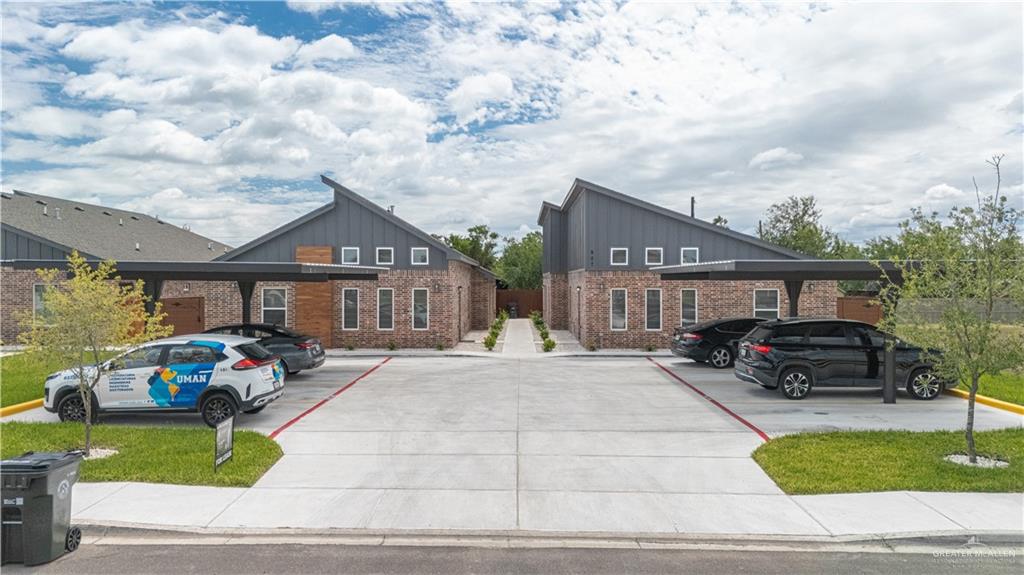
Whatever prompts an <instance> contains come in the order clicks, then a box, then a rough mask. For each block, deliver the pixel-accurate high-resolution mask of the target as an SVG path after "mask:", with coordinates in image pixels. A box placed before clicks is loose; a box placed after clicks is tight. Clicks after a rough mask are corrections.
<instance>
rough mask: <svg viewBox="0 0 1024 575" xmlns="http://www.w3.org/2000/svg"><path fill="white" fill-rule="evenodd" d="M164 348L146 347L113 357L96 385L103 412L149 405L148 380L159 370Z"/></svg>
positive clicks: (97, 398) (162, 346)
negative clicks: (109, 367) (109, 366)
mask: <svg viewBox="0 0 1024 575" xmlns="http://www.w3.org/2000/svg"><path fill="white" fill-rule="evenodd" d="M165 349H167V346H166V345H147V346H144V347H140V348H136V349H133V350H131V351H129V352H128V353H126V354H124V355H121V356H118V357H115V358H114V359H112V360H110V361H111V368H112V369H110V370H109V371H107V372H106V373H105V374H104V375H103V377H101V378H100V381H99V383H98V384H97V386H96V387H97V389H98V393H97V394H96V400H97V401H98V402H99V404H100V407H102V408H103V409H132V408H138V407H143V406H145V405H149V404H150V403H151V402H150V398H149V380H150V378H151V377H152V376H153V374H155V373H156V370H157V369H158V368H159V367H160V359H161V356H162V355H163V352H164V350H165Z"/></svg>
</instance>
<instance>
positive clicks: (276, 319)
mask: <svg viewBox="0 0 1024 575" xmlns="http://www.w3.org/2000/svg"><path fill="white" fill-rule="evenodd" d="M260 302H261V303H262V310H261V311H260V319H261V320H262V321H263V323H271V324H274V325H287V324H288V288H283V287H265V288H263V290H262V292H261V293H260Z"/></svg>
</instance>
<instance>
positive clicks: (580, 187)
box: [537, 178, 810, 259]
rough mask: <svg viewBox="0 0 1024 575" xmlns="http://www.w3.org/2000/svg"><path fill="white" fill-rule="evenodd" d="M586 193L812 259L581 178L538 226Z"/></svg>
mask: <svg viewBox="0 0 1024 575" xmlns="http://www.w3.org/2000/svg"><path fill="white" fill-rule="evenodd" d="M584 191H591V192H596V193H598V194H604V195H606V196H609V197H612V198H615V199H618V200H621V201H623V202H627V203H630V204H633V205H634V206H637V207H639V208H642V209H645V210H649V211H652V212H654V213H656V214H661V215H663V216H666V217H669V218H672V219H675V220H678V221H681V222H684V223H687V224H691V225H693V226H696V227H699V228H703V229H705V230H708V231H711V232H714V233H717V234H721V235H723V236H727V237H730V238H733V239H736V240H739V241H743V242H747V243H749V244H753V245H756V246H758V247H761V248H764V249H767V250H771V251H773V252H776V253H778V254H781V255H784V256H786V257H789V258H796V259H810V256H808V255H807V254H803V253H800V252H797V251H793V250H791V249H788V248H784V247H782V246H777V245H775V244H773V243H769V242H766V241H764V240H762V239H760V238H755V237H754V236H750V235H747V234H744V233H741V232H737V231H735V230H730V229H729V228H726V227H722V226H717V225H715V224H713V223H711V222H706V221H704V220H701V219H698V218H694V217H691V216H688V215H686V214H681V213H679V212H676V211H674V210H670V209H668V208H663V207H661V206H658V205H655V204H652V203H650V202H645V201H644V200H641V199H639V198H634V197H633V196H629V195H626V194H623V193H622V192H616V191H615V190H612V189H610V188H606V187H604V186H599V185H597V184H594V183H591V182H588V181H586V180H581V179H580V178H576V179H575V180H573V183H572V187H571V188H569V193H568V194H566V195H565V199H564V200H563V201H562V205H561V206H557V205H555V204H552V203H550V202H544V203H543V204H542V205H541V209H540V214H539V215H538V216H537V224H538V225H543V220H544V214H545V212H547V211H548V210H552V209H554V210H558V211H561V212H564V211H566V210H567V209H568V208H569V206H571V205H572V204H573V202H575V201H576V199H577V198H579V197H580V195H581V194H582V193H583V192H584Z"/></svg>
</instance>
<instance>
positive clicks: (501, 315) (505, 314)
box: [498, 310, 508, 323]
mask: <svg viewBox="0 0 1024 575" xmlns="http://www.w3.org/2000/svg"><path fill="white" fill-rule="evenodd" d="M498 319H500V320H501V323H505V322H506V321H508V312H507V311H505V310H501V311H499V312H498Z"/></svg>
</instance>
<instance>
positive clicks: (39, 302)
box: [32, 284, 50, 319]
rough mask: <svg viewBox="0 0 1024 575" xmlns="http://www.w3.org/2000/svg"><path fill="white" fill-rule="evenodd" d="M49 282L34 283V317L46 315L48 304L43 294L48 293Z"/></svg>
mask: <svg viewBox="0 0 1024 575" xmlns="http://www.w3.org/2000/svg"><path fill="white" fill-rule="evenodd" d="M49 287H50V286H49V285H48V284H32V319H39V318H45V317H46V306H45V303H44V301H43V294H45V293H46V290H47V288H49Z"/></svg>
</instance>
